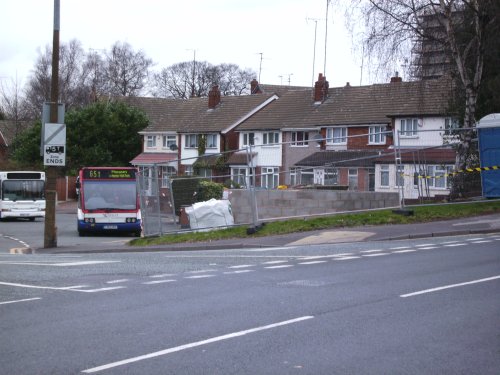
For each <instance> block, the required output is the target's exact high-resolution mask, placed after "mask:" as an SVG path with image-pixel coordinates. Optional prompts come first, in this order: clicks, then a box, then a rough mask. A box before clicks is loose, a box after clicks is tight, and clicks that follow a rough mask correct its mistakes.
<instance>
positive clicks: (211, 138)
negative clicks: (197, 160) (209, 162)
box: [206, 134, 217, 148]
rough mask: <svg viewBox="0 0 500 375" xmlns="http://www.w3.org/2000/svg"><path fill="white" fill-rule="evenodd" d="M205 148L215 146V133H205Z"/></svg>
mask: <svg viewBox="0 0 500 375" xmlns="http://www.w3.org/2000/svg"><path fill="white" fill-rule="evenodd" d="M206 140H207V148H217V134H207V136H206Z"/></svg>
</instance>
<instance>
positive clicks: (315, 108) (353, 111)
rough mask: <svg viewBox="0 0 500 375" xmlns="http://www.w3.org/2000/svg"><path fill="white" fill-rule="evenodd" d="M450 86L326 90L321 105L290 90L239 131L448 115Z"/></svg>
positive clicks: (444, 82)
mask: <svg viewBox="0 0 500 375" xmlns="http://www.w3.org/2000/svg"><path fill="white" fill-rule="evenodd" d="M450 93H451V83H450V80H449V79H448V78H446V77H442V78H440V79H436V80H426V81H412V82H392V83H386V84H375V85H370V86H344V87H334V88H330V89H329V96H328V98H327V99H326V100H325V101H324V102H323V103H321V104H315V103H314V101H313V90H312V89H310V90H289V91H286V92H284V93H282V95H280V98H279V99H278V100H276V101H274V102H273V103H271V104H270V105H269V106H267V107H266V108H265V109H263V110H262V111H260V112H259V113H257V114H256V115H255V116H253V117H252V118H251V119H249V120H247V121H245V122H244V123H243V124H242V125H240V126H239V127H238V128H237V129H238V130H261V129H286V128H307V127H315V126H331V125H367V124H388V123H390V117H396V116H436V115H445V114H448V111H447V108H448V104H449V99H450Z"/></svg>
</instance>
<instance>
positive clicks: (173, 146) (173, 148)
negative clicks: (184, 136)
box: [169, 143, 179, 151]
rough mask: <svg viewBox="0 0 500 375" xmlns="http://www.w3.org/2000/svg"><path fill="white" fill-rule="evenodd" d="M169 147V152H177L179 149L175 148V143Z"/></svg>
mask: <svg viewBox="0 0 500 375" xmlns="http://www.w3.org/2000/svg"><path fill="white" fill-rule="evenodd" d="M169 147H170V150H171V151H177V149H178V148H179V147H177V145H176V144H175V143H174V144H171V145H170V146H169Z"/></svg>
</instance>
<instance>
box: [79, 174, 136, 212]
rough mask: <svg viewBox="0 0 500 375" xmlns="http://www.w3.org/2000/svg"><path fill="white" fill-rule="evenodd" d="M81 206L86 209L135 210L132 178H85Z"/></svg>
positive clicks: (134, 185) (134, 190)
mask: <svg viewBox="0 0 500 375" xmlns="http://www.w3.org/2000/svg"><path fill="white" fill-rule="evenodd" d="M83 208H84V209H87V210H136V209H137V196H136V183H135V181H134V180H114V181H113V180H101V179H99V180H91V179H90V180H86V181H85V189H84V195H83Z"/></svg>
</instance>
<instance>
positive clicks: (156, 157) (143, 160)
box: [130, 152, 177, 165]
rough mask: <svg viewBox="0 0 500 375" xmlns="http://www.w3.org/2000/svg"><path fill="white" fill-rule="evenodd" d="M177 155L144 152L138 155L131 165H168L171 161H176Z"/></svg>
mask: <svg viewBox="0 0 500 375" xmlns="http://www.w3.org/2000/svg"><path fill="white" fill-rule="evenodd" d="M176 159H177V154H174V153H166V152H143V153H141V154H139V155H137V156H136V157H135V158H134V159H133V160H132V161H130V164H132V165H143V164H145V165H150V164H167V163H168V162H169V161H172V160H176Z"/></svg>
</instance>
